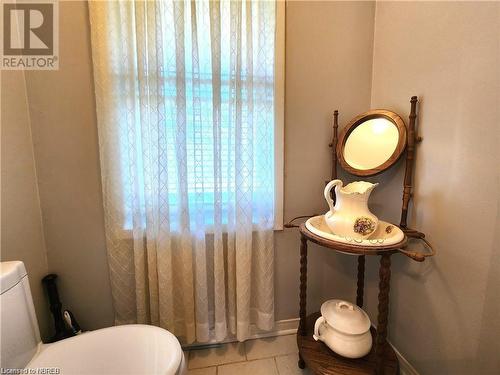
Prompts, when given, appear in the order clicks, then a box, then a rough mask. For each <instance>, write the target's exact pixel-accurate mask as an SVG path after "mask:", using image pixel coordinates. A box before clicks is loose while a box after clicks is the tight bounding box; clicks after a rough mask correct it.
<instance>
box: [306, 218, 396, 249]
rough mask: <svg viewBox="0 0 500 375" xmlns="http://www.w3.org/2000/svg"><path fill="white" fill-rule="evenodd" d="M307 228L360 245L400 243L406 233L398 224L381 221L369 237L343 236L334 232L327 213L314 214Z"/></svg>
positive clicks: (329, 237) (325, 236)
mask: <svg viewBox="0 0 500 375" xmlns="http://www.w3.org/2000/svg"><path fill="white" fill-rule="evenodd" d="M305 225H306V228H307V229H308V230H309V231H310V232H312V233H314V234H315V235H317V236H320V237H323V238H325V239H328V240H332V241H336V242H340V243H346V244H350V245H358V246H389V245H394V244H397V243H400V242H401V241H403V240H404V238H405V235H404V233H403V231H402V230H401V229H399V228H398V227H397V226H396V225H394V224H391V223H388V222H386V221H382V220H380V221H379V224H378V226H377V229H376V230H375V232H373V234H372V235H370V238H367V239H358V238H352V237H343V236H339V235H337V234H334V233H332V231H331V230H330V228H328V225H327V224H326V221H325V215H319V216H313V217H311V218H310V219H308V220H307V221H306V224H305Z"/></svg>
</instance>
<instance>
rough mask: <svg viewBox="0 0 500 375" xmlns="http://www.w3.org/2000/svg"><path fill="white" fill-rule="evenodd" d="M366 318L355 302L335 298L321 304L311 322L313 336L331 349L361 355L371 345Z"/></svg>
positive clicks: (340, 353)
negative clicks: (319, 313) (318, 312)
mask: <svg viewBox="0 0 500 375" xmlns="http://www.w3.org/2000/svg"><path fill="white" fill-rule="evenodd" d="M370 326H371V324H370V318H369V317H368V315H367V314H366V313H365V312H364V311H363V310H362V309H361V308H359V307H358V306H356V305H354V304H352V303H350V302H347V301H342V300H339V299H331V300H328V301H326V302H325V303H323V304H322V305H321V316H320V317H319V318H318V319H317V320H316V323H315V324H314V335H313V337H314V339H315V340H316V341H318V340H320V341H323V342H324V343H325V344H326V345H327V346H328V347H329V348H330V349H331V350H333V351H334V352H335V353H337V354H339V355H341V356H343V357H347V358H361V357H364V356H365V355H367V354H368V353H369V352H370V350H371V347H372V335H371V333H370Z"/></svg>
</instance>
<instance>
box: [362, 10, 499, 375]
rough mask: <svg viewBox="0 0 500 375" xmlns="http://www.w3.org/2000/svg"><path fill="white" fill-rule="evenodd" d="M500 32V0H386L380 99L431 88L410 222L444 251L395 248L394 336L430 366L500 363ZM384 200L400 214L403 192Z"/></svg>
mask: <svg viewBox="0 0 500 375" xmlns="http://www.w3.org/2000/svg"><path fill="white" fill-rule="evenodd" d="M499 36H500V3H498V2H497V3H483V2H475V3H459V2H445V3H436V2H422V3H416V2H410V3H407V2H405V3H394V2H378V3H377V7H376V16H375V41H374V59H373V86H372V97H371V104H372V105H371V106H372V107H373V108H376V107H387V108H390V109H393V110H395V111H396V112H398V113H401V114H403V115H405V116H407V113H408V110H409V103H408V101H409V98H410V96H411V95H418V96H419V98H420V106H419V133H420V135H422V136H423V138H424V141H423V143H422V144H421V145H419V146H418V147H417V159H416V172H415V199H414V207H415V208H414V209H413V211H412V214H411V216H412V220H411V221H410V224H411V225H412V226H414V227H416V228H417V229H419V230H421V231H423V232H425V233H426V234H427V237H428V239H429V240H430V241H431V242H432V243H433V244H434V245H435V247H436V248H437V251H438V255H437V256H436V257H435V258H432V259H429V260H428V261H427V262H425V263H423V264H416V263H414V262H411V261H410V260H408V259H402V257H396V256H394V257H393V258H394V266H393V276H394V277H393V284H392V285H393V288H392V292H391V301H392V302H391V318H390V328H389V332H390V333H389V335H390V338H391V340H392V342H393V343H394V344H395V345H396V347H397V348H398V349H399V350H400V351H401V352H402V353H403V354H404V356H405V357H406V358H407V359H408V360H409V361H410V362H411V363H412V364H413V365H414V366H415V367H416V369H417V370H418V371H419V372H420V374H422V375H424V374H443V375H444V374H450V375H459V374H464V375H465V374H467V375H470V374H481V375H486V374H498V373H500V362H499V356H498V345H497V344H496V343H495V341H497V340H498V338H499V337H500V314H499V312H500V311H499V310H500V294H499V293H498V287H499V286H500V277H499V274H500V262H499V260H498V255H499V246H498V243H495V235H496V240H497V241H498V236H499V221H498V220H499V216H498V215H499V210H498V207H499V206H498V204H499V199H498V198H499V192H500V186H499V173H498V172H499V151H498V149H499V141H500V139H499V134H500V127H499V119H500V112H499V104H500V96H499V95H500V49H499V41H500V39H499ZM396 174H397V173H396ZM399 175H400V173H399ZM383 182H387V183H389V184H390V185H394V184H395V181H392V179H389V180H387V181H386V180H383ZM389 189H392V187H390V188H389ZM382 202H384V203H385V205H384V207H382V206H380V207H379V208H380V209H379V213H380V214H381V215H384V216H383V217H389V218H392V219H394V220H397V218H398V217H397V216H396V215H395V213H396V212H397V210H398V208H399V207H400V195H398V196H396V197H393V196H392V195H391V194H381V195H379V196H378V199H377V200H376V203H379V204H381V203H382ZM397 258H400V259H397ZM373 281H374V280H371V281H370V282H373ZM369 298H371V299H372V300H374V299H375V298H376V297H375V291H374V290H371V293H370V296H369ZM495 337H496V339H495V340H493V338H495Z"/></svg>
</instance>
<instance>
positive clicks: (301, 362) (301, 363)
mask: <svg viewBox="0 0 500 375" xmlns="http://www.w3.org/2000/svg"><path fill="white" fill-rule="evenodd" d="M297 365H298V366H299V368H301V369H305V368H306V363H305V362H304V360H303V359H302V356H301V355H300V353H299V362H298V363H297Z"/></svg>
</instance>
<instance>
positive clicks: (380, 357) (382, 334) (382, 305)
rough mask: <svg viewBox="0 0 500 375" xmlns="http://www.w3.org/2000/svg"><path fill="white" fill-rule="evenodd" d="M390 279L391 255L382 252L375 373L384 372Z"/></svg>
mask: <svg viewBox="0 0 500 375" xmlns="http://www.w3.org/2000/svg"><path fill="white" fill-rule="evenodd" d="M390 281H391V255H390V254H384V255H382V257H381V259H380V269H379V286H378V288H379V293H378V324H377V338H376V344H375V345H376V346H375V355H376V357H377V371H376V374H377V375H383V374H384V354H385V350H386V345H387V318H388V316H389V289H390Z"/></svg>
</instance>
